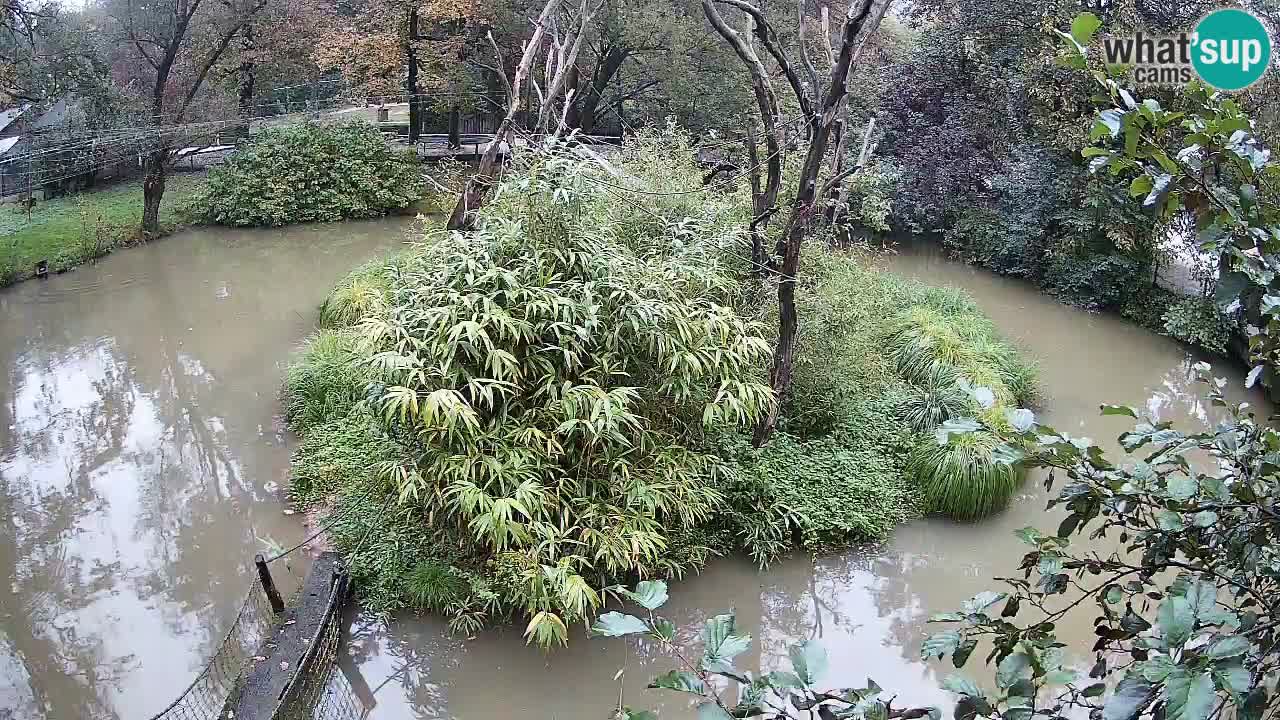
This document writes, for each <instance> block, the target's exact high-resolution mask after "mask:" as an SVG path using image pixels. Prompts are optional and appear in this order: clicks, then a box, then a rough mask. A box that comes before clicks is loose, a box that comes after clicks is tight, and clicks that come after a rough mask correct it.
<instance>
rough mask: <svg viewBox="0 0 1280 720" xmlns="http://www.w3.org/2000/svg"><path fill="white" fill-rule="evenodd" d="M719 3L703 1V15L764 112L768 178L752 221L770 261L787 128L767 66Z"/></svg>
mask: <svg viewBox="0 0 1280 720" xmlns="http://www.w3.org/2000/svg"><path fill="white" fill-rule="evenodd" d="M715 3H716V0H702V10H703V13H704V14H705V15H706V16H707V20H709V21H710V22H711V26H712V27H714V28H715V29H716V32H718V33H720V36H721V37H723V38H724V39H725V41H726V42H728V43H729V45H730V46H731V47H732V48H733V50H734V52H735V53H737V55H738V57H739V58H740V59H741V60H742V62H743V64H745V65H746V66H747V70H748V71H749V72H750V73H751V90H752V92H753V93H754V94H755V98H756V105H757V107H758V109H759V111H760V120H761V122H762V123H763V124H764V146H765V151H766V152H767V153H768V155H766V156H765V162H764V165H765V168H766V175H765V183H764V188H763V189H762V190H761V192H760V194H759V196H758V197H759V201H758V202H755V203H753V205H754V206H755V207H754V210H755V215H754V216H753V218H752V220H751V234H752V243H753V244H754V243H755V241H756V239H757V238H759V240H760V243H761V249H760V253H759V254H760V258H762V259H764V260H766V261H767V260H768V258H767V257H765V256H766V252H765V250H764V247H765V246H764V233H765V232H766V230H767V229H768V227H769V218H770V216H771V215H772V214H773V212H774V206H775V205H776V204H777V202H778V193H779V191H780V190H781V189H782V145H783V128H781V127H779V118H780V115H781V114H780V112H779V110H778V97H777V95H776V94H775V93H774V91H773V83H772V81H771V80H770V78H769V71H768V69H767V68H765V66H764V63H763V62H761V61H760V57H759V56H758V55H756V52H755V50H754V49H753V48H752V47H751V44H750V43H749V42H748V41H747V40H746V39H745V38H743V37H742V35H741V33H739V32H738V31H736V30H734V29H733V28H732V27H730V26H729V23H727V22H725V20H724V18H723V17H722V16H721V15H720V11H719V10H718V9H717V8H716V6H715ZM753 145H754V143H753ZM751 164H752V167H753V168H759V166H760V162H759V161H758V160H752V162H751ZM753 195H754V193H753ZM753 199H754V198H753ZM760 264H761V265H765V264H768V263H767V262H762V263H760ZM757 267H759V266H757Z"/></svg>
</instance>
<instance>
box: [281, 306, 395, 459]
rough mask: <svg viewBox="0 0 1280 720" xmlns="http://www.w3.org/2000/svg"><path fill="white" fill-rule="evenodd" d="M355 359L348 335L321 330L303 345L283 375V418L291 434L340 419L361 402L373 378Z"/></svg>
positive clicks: (351, 337)
mask: <svg viewBox="0 0 1280 720" xmlns="http://www.w3.org/2000/svg"><path fill="white" fill-rule="evenodd" d="M359 359H360V355H359V354H358V353H357V341H356V337H355V336H354V335H353V334H352V333H350V332H346V331H338V330H321V331H320V332H318V333H316V334H315V335H313V336H312V337H311V338H310V339H309V340H308V341H307V343H306V345H305V347H304V349H303V351H302V353H301V354H300V355H299V356H298V357H297V358H295V359H294V361H293V362H292V363H291V364H290V365H289V369H288V370H287V371H286V373H285V382H284V386H285V389H284V416H285V419H286V420H287V421H288V422H289V426H290V427H292V428H293V430H294V431H295V432H297V433H299V434H303V433H305V432H306V431H307V430H310V429H311V428H313V427H315V426H317V425H321V424H324V423H329V422H331V421H333V420H336V419H339V418H344V417H346V415H347V414H348V413H349V412H350V411H351V410H352V408H354V407H355V406H356V404H358V403H360V402H362V401H363V400H364V399H365V397H366V395H367V392H368V386H369V383H370V382H371V381H372V380H373V378H374V374H373V373H372V372H371V371H370V369H369V366H368V364H360V363H358V362H357V361H358V360H359Z"/></svg>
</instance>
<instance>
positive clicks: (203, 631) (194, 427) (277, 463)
mask: <svg viewBox="0 0 1280 720" xmlns="http://www.w3.org/2000/svg"><path fill="white" fill-rule="evenodd" d="M402 225H403V224H402V223H400V222H398V221H388V222H378V223H354V224H344V225H340V226H327V227H320V228H302V229H291V230H288V231H268V232H249V233H239V232H227V231H216V232H210V231H193V232H188V233H183V234H182V235H179V236H177V237H174V238H170V239H168V240H165V241H164V242H160V243H155V244H153V245H150V246H148V247H145V248H141V249H135V250H130V251H127V252H123V253H119V254H117V255H114V256H112V257H110V258H107V259H106V260H104V261H103V262H101V263H100V264H99V265H97V266H95V267H91V268H86V269H82V270H80V271H77V272H75V273H72V274H69V275H66V276H62V277H57V278H53V279H51V280H50V281H48V282H47V283H26V284H23V285H19V286H18V287H16V288H14V289H11V290H8V291H4V292H0V370H3V377H2V378H0V383H2V384H0V502H2V503H3V506H2V507H0V565H3V568H4V572H5V573H6V579H7V582H8V584H9V588H8V592H6V593H3V594H0V720H9V719H10V718H14V719H17V718H22V719H23V720H25V719H26V718H32V719H36V720H73V719H76V720H78V719H79V718H99V717H102V718H117V717H118V718H123V719H128V720H131V719H133V718H144V719H145V718H146V717H148V716H149V715H150V714H151V713H152V712H154V711H155V710H156V709H158V708H161V707H163V706H164V705H165V704H167V702H168V701H169V700H170V699H171V698H172V694H173V693H174V692H175V691H176V690H178V689H180V688H181V687H183V686H185V685H186V684H187V683H188V682H189V681H190V679H191V678H192V676H193V675H194V673H195V672H197V671H198V670H199V669H200V667H201V666H202V665H203V662H204V660H205V659H206V658H207V656H208V654H209V653H210V652H211V651H212V648H213V647H214V646H215V645H216V643H217V639H218V637H219V636H220V635H221V633H222V632H224V630H225V628H226V626H227V623H228V622H229V618H230V617H231V616H232V615H233V614H234V613H235V611H236V609H237V606H238V603H239V602H240V599H241V597H242V596H243V593H244V589H245V588H246V587H247V585H248V582H249V579H248V574H247V571H248V569H249V567H250V566H249V560H250V558H251V557H252V555H253V553H255V552H262V551H269V550H270V549H271V548H272V547H275V546H287V545H290V544H292V543H293V542H296V541H297V540H298V539H300V538H301V537H302V534H303V530H302V528H301V525H300V522H299V520H298V519H297V518H296V517H286V516H284V515H283V514H282V509H283V505H282V504H281V502H280V485H281V484H283V482H284V477H285V472H286V470H287V466H288V454H289V450H290V438H289V437H288V436H287V433H285V432H284V430H283V428H282V425H281V423H280V419H279V417H278V414H279V403H278V401H277V396H276V392H277V389H278V387H279V382H280V378H281V374H282V372H283V367H284V364H285V363H286V362H287V359H288V356H289V353H290V351H291V350H292V349H293V348H294V347H295V346H296V345H297V343H298V342H299V341H300V340H301V339H302V338H303V337H305V335H306V334H307V332H308V331H309V329H310V328H311V327H312V326H313V323H314V319H315V307H316V304H317V303H318V302H319V301H320V300H321V299H322V298H323V297H324V296H325V294H326V293H327V292H328V290H329V288H330V287H331V285H332V284H333V282H334V281H336V280H337V279H338V278H339V277H341V276H342V275H343V274H344V273H345V272H346V271H347V270H349V269H350V268H351V267H352V266H354V265H356V264H358V263H359V262H360V261H362V260H363V259H365V258H367V257H371V256H373V255H374V254H376V253H378V252H380V251H382V250H385V249H388V248H390V247H392V246H393V245H394V244H395V243H396V242H397V241H398V239H399V237H400V234H401V228H402ZM883 264H884V265H885V266H886V267H887V268H888V269H889V270H890V271H893V272H898V273H901V274H904V275H909V276H914V277H919V278H920V279H922V280H925V281H927V282H930V283H934V284H939V285H954V286H958V287H962V288H964V289H966V290H968V291H969V292H971V293H972V294H973V295H974V296H975V297H976V298H977V300H978V302H979V303H980V304H981V305H982V307H983V308H984V309H985V310H986V311H987V312H988V313H989V314H990V315H991V316H992V318H993V319H994V320H995V321H996V322H997V323H998V324H999V325H1000V327H1001V328H1002V329H1003V330H1004V332H1005V333H1006V334H1007V335H1008V336H1010V337H1011V338H1013V339H1015V340H1016V341H1018V342H1019V343H1020V344H1021V345H1022V346H1023V347H1024V348H1025V349H1026V351H1027V352H1028V353H1029V354H1030V355H1031V356H1033V357H1034V358H1035V359H1036V360H1038V361H1039V363H1040V367H1041V375H1042V386H1043V388H1044V390H1045V393H1046V396H1047V397H1046V400H1045V404H1044V408H1043V409H1042V411H1041V417H1042V419H1043V420H1046V421H1048V422H1051V423H1053V424H1055V425H1057V426H1058V427H1059V429H1062V430H1066V431H1068V432H1072V433H1074V434H1081V435H1089V436H1092V437H1095V438H1098V439H1109V438H1113V437H1115V436H1116V435H1118V434H1119V433H1120V432H1121V431H1123V430H1124V428H1125V424H1124V423H1123V421H1122V420H1121V419H1118V418H1106V419H1103V418H1100V417H1098V415H1097V407H1098V405H1099V404H1100V403H1103V402H1119V403H1127V404H1132V405H1137V406H1140V407H1143V408H1146V409H1147V410H1148V411H1149V412H1152V413H1155V414H1156V415H1158V416H1159V417H1161V418H1168V419H1173V420H1177V421H1180V422H1183V423H1189V424H1199V423H1205V422H1209V421H1211V420H1212V419H1213V415H1212V414H1211V412H1210V410H1209V409H1208V408H1207V406H1206V405H1205V404H1204V403H1202V402H1201V401H1200V400H1199V396H1198V394H1197V392H1196V389H1195V387H1194V386H1193V384H1192V383H1191V382H1190V367H1191V365H1192V364H1193V363H1194V362H1196V361H1198V360H1199V359H1201V358H1199V357H1197V356H1195V355H1194V354H1192V353H1189V352H1188V351H1187V350H1186V349H1184V348H1183V347H1181V346H1179V345H1178V344H1176V343H1174V342H1171V341H1169V340H1167V339H1164V338H1160V337H1157V336H1155V335H1152V334H1151V333H1148V332H1146V331H1144V330H1141V329H1138V328H1135V327H1132V326H1130V325H1128V324H1126V323H1125V322H1123V321H1121V320H1119V319H1117V318H1112V317H1106V316H1098V315H1090V314H1087V313H1083V312H1080V311H1077V310H1073V309H1071V308H1068V307H1065V306H1062V305H1060V304H1058V303H1057V302H1056V301H1054V300H1053V299H1052V298H1047V297H1045V296H1043V295H1041V294H1039V293H1038V292H1037V291H1036V290H1035V289H1034V288H1031V287H1029V286H1026V285H1023V284H1021V283H1018V282H1015V281H1010V280H1006V279H1002V278H997V277H994V276H992V275H989V274H987V273H984V272H982V271H979V270H974V269H972V268H968V267H965V266H963V265H960V264H957V263H953V262H950V261H947V260H945V259H943V258H941V257H939V256H937V255H936V254H932V253H928V252H917V251H912V252H904V253H903V254H901V255H899V256H896V257H892V258H888V259H886V260H885V261H884V262H883ZM1220 371H1221V374H1223V375H1225V376H1228V377H1230V378H1231V379H1232V382H1233V387H1238V386H1239V384H1240V380H1241V373H1240V372H1239V370H1237V369H1235V368H1231V367H1228V366H1227V365H1225V363H1224V364H1223V366H1222V367H1221V368H1220ZM1236 399H1238V400H1240V399H1245V396H1244V394H1243V392H1242V391H1241V392H1239V393H1236ZM1251 401H1252V402H1255V403H1259V404H1260V403H1261V402H1262V400H1261V398H1259V397H1253V398H1251ZM1268 409H1269V407H1268ZM1043 508H1044V494H1043V491H1041V490H1040V489H1039V487H1038V485H1036V484H1035V483H1028V485H1027V486H1026V487H1025V489H1024V491H1023V493H1022V494H1021V495H1020V496H1019V498H1018V499H1017V500H1016V501H1015V502H1014V503H1013V505H1012V506H1011V507H1010V508H1009V509H1008V510H1007V511H1005V512H1004V513H1002V514H1000V515H998V516H996V517H994V518H991V519H989V520H987V521H985V522H983V523H979V524H973V525H959V524H955V523H951V522H948V521H945V520H940V519H924V520H919V521H916V522H913V523H910V524H908V525H906V526H905V527H903V528H901V529H899V530H898V532H897V533H896V534H895V535H894V537H893V539H892V540H891V541H890V542H889V543H887V544H886V545H884V546H882V547H866V548H859V549H855V550H852V551H849V552H846V553H842V554H839V555H833V556H828V557H821V558H818V559H811V558H808V557H793V558H788V559H786V560H783V561H780V562H778V563H776V564H775V565H773V566H772V567H771V568H770V569H769V570H768V571H766V572H758V571H757V570H756V569H755V568H754V567H753V566H752V565H750V564H749V563H747V562H745V561H743V560H740V559H734V558H726V559H722V560H719V561H716V562H713V563H712V564H711V565H710V567H708V568H707V569H706V570H705V571H704V572H703V573H702V574H700V575H697V576H692V577H688V578H685V579H684V580H683V581H678V582H675V583H673V584H672V598H671V601H670V602H669V603H668V605H667V607H666V608H664V611H663V612H664V614H665V615H667V616H668V617H670V618H672V619H673V620H675V621H676V622H677V624H678V625H679V626H681V627H682V628H685V630H686V632H687V633H690V635H689V641H690V642H691V643H692V644H694V645H696V635H695V634H696V630H697V627H696V626H697V625H698V624H700V623H701V621H702V620H703V619H705V618H706V617H708V616H709V615H711V614H714V613H716V612H720V611H722V610H724V609H727V608H730V607H732V608H734V609H736V611H737V613H738V618H739V622H740V623H741V624H742V626H743V627H744V629H746V630H748V631H749V632H751V633H752V634H753V636H754V637H755V639H756V643H755V645H754V646H753V648H752V650H751V651H750V652H749V653H748V654H747V655H746V656H744V657H742V658H740V663H739V664H740V665H741V666H743V667H745V668H747V669H752V670H755V669H758V668H765V669H770V668H774V667H777V666H778V665H779V663H780V662H782V660H783V658H784V657H785V655H786V646H787V644H789V643H791V642H794V641H796V640H798V639H805V638H815V639H820V640H821V641H822V642H823V644H824V645H825V646H826V647H827V648H828V649H829V651H830V653H831V658H832V671H831V673H830V674H829V676H828V677H829V681H830V683H831V684H833V685H836V684H839V685H851V684H861V682H862V681H863V679H864V678H865V677H867V676H871V677H873V678H875V680H876V681H878V682H879V683H880V684H881V685H883V686H884V687H886V688H887V689H889V690H891V691H894V692H898V693H900V699H899V702H900V703H906V702H910V703H913V704H940V705H947V704H948V703H949V698H948V697H947V695H946V693H944V692H942V691H940V690H939V688H938V683H939V682H940V680H941V678H942V677H944V676H945V675H946V674H947V673H948V672H950V669H949V668H948V667H945V666H943V665H940V664H936V663H925V662H921V661H920V659H919V642H920V639H921V636H922V632H923V631H922V623H923V620H924V619H926V618H927V617H928V616H929V615H930V614H932V613H934V612H940V611H945V610H950V609H953V608H955V607H957V606H958V605H959V603H961V602H962V601H963V600H965V599H967V598H968V597H970V596H972V595H973V594H974V593H976V592H978V591H980V590H983V589H986V588H988V587H991V586H992V585H993V583H992V581H991V578H992V577H993V576H996V575H999V574H1001V573H1006V572H1008V571H1010V570H1011V569H1012V568H1013V567H1014V566H1015V565H1016V563H1017V559H1018V557H1019V556H1020V554H1021V552H1022V551H1021V548H1020V547H1019V545H1018V544H1017V542H1016V541H1015V540H1014V539H1013V538H1012V536H1011V533H1012V531H1013V530H1015V529H1017V528H1020V527H1024V526H1026V525H1040V526H1044V527H1054V526H1056V522H1057V521H1056V519H1055V518H1053V517H1051V516H1050V515H1049V514H1047V513H1046V512H1045V511H1044V509H1043ZM300 571H301V568H300V567H295V568H293V571H292V572H291V573H285V574H286V575H289V576H291V577H292V576H296V575H297V573H299V572H300ZM1087 623H1088V616H1087V615H1084V616H1081V617H1080V618H1079V621H1078V622H1077V623H1076V624H1075V625H1069V626H1067V627H1066V628H1065V629H1064V632H1066V633H1072V634H1075V635H1077V636H1080V637H1084V636H1085V635H1086V633H1087V630H1088V627H1087ZM520 631H521V629H520V628H509V629H504V630H493V631H486V632H483V633H480V634H479V635H478V636H476V637H473V638H462V637H451V636H449V634H448V633H447V632H446V627H445V625H444V623H443V622H441V621H439V620H438V619H435V618H429V617H427V618H424V617H416V616H412V615H402V616H397V617H394V618H392V619H391V620H390V622H385V621H384V620H382V619H379V618H376V617H371V616H366V615H356V616H354V617H353V618H352V623H351V628H350V633H349V638H348V640H349V642H348V644H347V653H348V654H347V655H346V656H345V657H344V658H343V662H342V664H343V666H344V667H345V669H346V672H347V675H348V676H349V677H351V678H352V679H354V680H355V681H356V682H355V684H356V686H357V689H358V690H359V691H360V692H362V693H363V692H368V693H372V697H373V699H374V703H375V704H374V706H373V709H372V712H371V714H370V717H372V718H386V719H399V718H460V719H465V720H488V719H489V718H496V717H507V716H511V715H513V714H516V713H519V714H522V715H526V716H532V717H538V718H558V719H561V720H588V719H590V720H598V719H599V718H602V717H605V716H606V715H607V714H608V713H609V712H610V710H611V709H612V708H613V707H614V706H615V705H616V704H617V702H618V700H619V696H620V694H621V697H622V699H623V701H624V702H626V703H627V704H629V705H633V706H636V707H647V708H655V709H660V710H661V711H662V713H663V716H664V717H691V716H692V715H693V713H692V711H691V709H690V708H689V706H688V704H687V703H685V702H684V701H683V700H682V699H680V698H679V697H675V696H672V695H671V694H668V693H662V692H660V691H647V690H645V689H644V685H645V684H646V682H647V681H648V680H649V679H650V678H651V677H652V676H654V675H656V674H659V673H661V672H664V671H666V670H667V669H670V668H671V667H673V660H672V658H668V657H663V656H661V654H659V653H657V652H656V651H655V650H654V648H653V647H652V646H649V645H647V644H645V643H643V642H636V641H630V642H627V641H623V640H615V639H594V640H592V639H587V638H585V637H583V636H582V633H581V631H580V629H579V632H577V633H575V637H573V639H572V641H571V643H570V646H569V647H568V648H567V649H565V650H559V651H556V652H552V653H544V652H542V651H539V650H537V649H534V648H530V647H527V646H526V645H525V644H524V642H523V639H522V638H521V632H520ZM619 669H624V673H623V674H622V676H621V677H620V678H617V679H615V675H616V673H617V672H618V670H619Z"/></svg>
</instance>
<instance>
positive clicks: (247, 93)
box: [236, 24, 257, 133]
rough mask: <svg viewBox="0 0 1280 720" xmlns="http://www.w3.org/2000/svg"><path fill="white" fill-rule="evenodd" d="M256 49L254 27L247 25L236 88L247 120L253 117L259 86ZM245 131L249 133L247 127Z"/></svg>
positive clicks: (242, 115) (240, 107)
mask: <svg viewBox="0 0 1280 720" xmlns="http://www.w3.org/2000/svg"><path fill="white" fill-rule="evenodd" d="M254 49H255V44H254V39H253V25H252V24H249V25H245V26H244V32H243V33H242V34H241V35H240V67H239V68H238V70H237V73H238V75H239V77H238V80H239V82H238V84H237V85H238V86H237V88H236V91H237V101H238V103H237V104H238V107H239V109H240V117H242V118H245V119H249V118H252V117H253V94H254V86H255V85H256V84H257V63H255V62H254V59H253V54H254ZM245 131H246V133H247V132H248V127H247V126H246V128H245Z"/></svg>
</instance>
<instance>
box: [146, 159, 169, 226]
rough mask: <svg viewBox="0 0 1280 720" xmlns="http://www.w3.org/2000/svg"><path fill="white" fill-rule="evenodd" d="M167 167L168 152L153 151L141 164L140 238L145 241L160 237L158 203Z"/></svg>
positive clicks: (160, 198) (161, 197) (161, 196)
mask: <svg viewBox="0 0 1280 720" xmlns="http://www.w3.org/2000/svg"><path fill="white" fill-rule="evenodd" d="M168 165H169V151H168V150H153V151H151V152H150V153H148V154H147V156H146V158H145V159H144V160H143V162H142V169H143V176H142V236H143V239H146V240H150V239H152V238H155V237H158V236H159V235H160V201H161V200H162V199H164V183H165V179H166V175H167V173H168V170H169V167H168Z"/></svg>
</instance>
